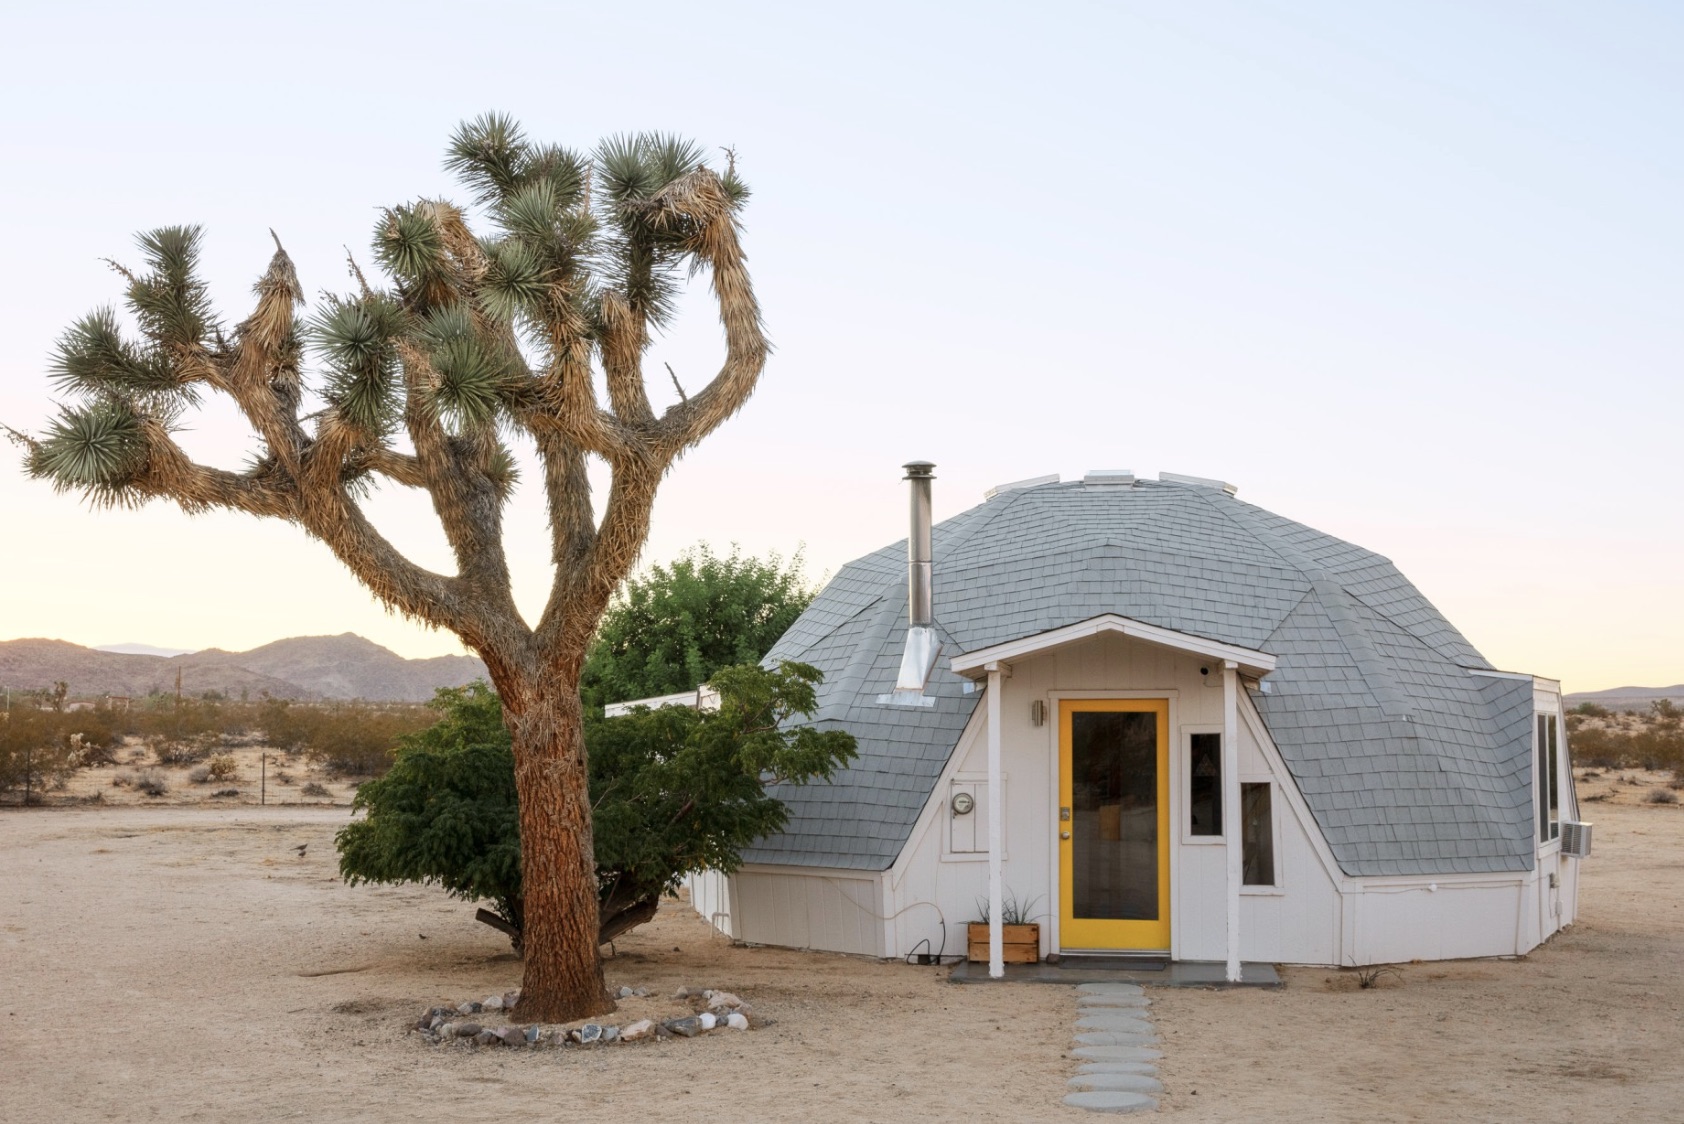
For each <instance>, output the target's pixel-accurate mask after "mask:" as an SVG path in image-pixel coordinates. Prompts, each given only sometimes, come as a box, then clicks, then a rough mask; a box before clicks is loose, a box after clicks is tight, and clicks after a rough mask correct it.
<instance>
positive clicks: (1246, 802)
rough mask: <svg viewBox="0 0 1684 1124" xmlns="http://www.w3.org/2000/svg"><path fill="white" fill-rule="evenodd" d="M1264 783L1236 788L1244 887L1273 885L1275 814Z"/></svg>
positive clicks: (1253, 783)
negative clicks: (1238, 803) (1238, 799)
mask: <svg viewBox="0 0 1684 1124" xmlns="http://www.w3.org/2000/svg"><path fill="white" fill-rule="evenodd" d="M1270 787H1271V786H1270V785H1269V784H1268V783H1267V782H1263V781H1258V782H1248V783H1245V784H1242V785H1240V845H1241V846H1240V856H1241V862H1242V865H1243V867H1244V871H1245V878H1244V879H1243V881H1244V882H1245V884H1246V885H1247V886H1273V885H1274V884H1275V814H1274V808H1273V806H1272V805H1273V801H1272V800H1271V799H1270V793H1269V789H1270Z"/></svg>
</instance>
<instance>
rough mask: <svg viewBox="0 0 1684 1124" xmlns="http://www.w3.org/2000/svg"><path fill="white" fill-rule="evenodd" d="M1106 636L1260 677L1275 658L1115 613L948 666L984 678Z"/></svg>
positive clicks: (970, 654)
mask: <svg viewBox="0 0 1684 1124" xmlns="http://www.w3.org/2000/svg"><path fill="white" fill-rule="evenodd" d="M1107 633H1117V634H1120V635H1123V636H1128V637H1132V638H1134V639H1136V640H1144V641H1146V642H1148V643H1150V644H1162V645H1163V646H1164V647H1166V648H1174V649H1176V650H1177V651H1182V652H1188V653H1190V654H1192V655H1196V656H1203V657H1205V658H1207V659H1211V660H1221V661H1223V662H1225V663H1226V662H1232V663H1233V664H1234V665H1235V666H1236V667H1237V668H1238V669H1239V672H1240V674H1242V675H1249V676H1253V677H1257V678H1261V677H1262V676H1265V675H1267V674H1269V672H1271V671H1273V670H1275V657H1274V656H1271V655H1269V654H1268V653H1267V652H1259V651H1255V650H1253V649H1251V648H1241V647H1240V646H1239V645H1237V644H1224V643H1222V642H1221V641H1220V640H1210V639H1207V638H1206V637H1203V636H1193V635H1191V634H1190V633H1186V632H1177V631H1175V629H1173V628H1160V627H1159V626H1158V625H1155V624H1147V623H1145V622H1144V621H1137V620H1131V619H1129V618H1128V617H1120V616H1118V615H1117V614H1115V613H1106V614H1105V615H1104V616H1099V617H1092V618H1090V619H1088V620H1085V621H1078V622H1077V623H1075V624H1067V625H1065V626H1064V627H1063V628H1055V629H1051V630H1049V631H1047V632H1038V633H1036V634H1035V635H1033V636H1024V637H1021V638H1019V639H1017V640H1008V641H1006V642H1005V643H1003V644H993V645H990V646H989V647H987V648H979V649H977V650H976V651H974V652H963V653H961V654H959V655H957V656H954V657H953V659H952V661H951V665H952V668H953V671H954V672H955V673H956V674H958V675H963V676H965V677H966V678H968V679H983V678H986V677H987V675H988V665H989V664H991V663H1001V662H1005V663H1009V662H1011V661H1012V660H1020V659H1026V658H1028V657H1030V656H1037V655H1041V654H1043V653H1045V652H1050V651H1052V650H1053V649H1055V648H1062V647H1065V646H1066V645H1069V644H1076V643H1079V642H1080V641H1083V640H1087V639H1089V638H1090V637H1094V636H1103V635H1105V634H1107Z"/></svg>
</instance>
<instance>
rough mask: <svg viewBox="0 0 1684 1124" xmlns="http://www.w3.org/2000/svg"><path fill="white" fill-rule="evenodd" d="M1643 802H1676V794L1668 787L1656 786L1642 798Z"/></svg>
mask: <svg viewBox="0 0 1684 1124" xmlns="http://www.w3.org/2000/svg"><path fill="white" fill-rule="evenodd" d="M1643 803H1645V804H1676V803H1678V794H1677V793H1676V792H1674V791H1672V789H1670V788H1657V789H1654V790H1652V791H1651V792H1650V793H1649V794H1648V795H1647V796H1645V797H1644V798H1643Z"/></svg>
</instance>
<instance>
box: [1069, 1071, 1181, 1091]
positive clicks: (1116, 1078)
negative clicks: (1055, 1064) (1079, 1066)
mask: <svg viewBox="0 0 1684 1124" xmlns="http://www.w3.org/2000/svg"><path fill="white" fill-rule="evenodd" d="M1069 1085H1070V1088H1071V1090H1072V1091H1074V1092H1077V1093H1146V1094H1148V1095H1151V1094H1156V1093H1161V1092H1163V1091H1164V1083H1163V1082H1162V1081H1159V1080H1158V1079H1157V1078H1156V1077H1147V1076H1145V1075H1144V1074H1139V1073H1080V1074H1077V1075H1076V1076H1075V1077H1072V1078H1071V1079H1070V1081H1069Z"/></svg>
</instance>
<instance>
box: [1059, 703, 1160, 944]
mask: <svg viewBox="0 0 1684 1124" xmlns="http://www.w3.org/2000/svg"><path fill="white" fill-rule="evenodd" d="M1070 776H1071V784H1070V789H1071V804H1072V809H1071V810H1072V812H1073V813H1074V817H1073V820H1072V823H1071V825H1070V828H1071V831H1072V832H1073V833H1074V834H1075V843H1074V844H1073V847H1074V853H1073V855H1072V862H1073V876H1074V878H1073V881H1074V888H1073V892H1074V897H1075V900H1074V901H1073V902H1072V910H1071V916H1073V917H1079V918H1099V919H1105V920H1116V921H1154V920H1156V919H1157V917H1158V716H1157V715H1156V714H1149V713H1140V712H1136V711H1078V712H1077V713H1075V714H1074V715H1072V716H1071V723H1070Z"/></svg>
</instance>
